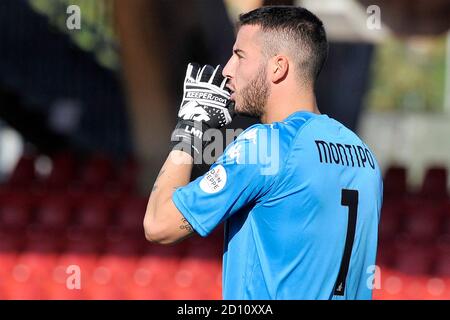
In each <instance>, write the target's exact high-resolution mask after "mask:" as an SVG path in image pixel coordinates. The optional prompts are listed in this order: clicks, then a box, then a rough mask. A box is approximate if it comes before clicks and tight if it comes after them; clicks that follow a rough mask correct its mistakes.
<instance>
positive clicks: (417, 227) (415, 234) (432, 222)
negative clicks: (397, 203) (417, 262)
mask: <svg viewBox="0 0 450 320" xmlns="http://www.w3.org/2000/svg"><path fill="white" fill-rule="evenodd" d="M405 218H406V221H405V224H404V230H403V231H404V232H405V233H406V234H408V235H410V236H411V237H412V238H413V239H416V240H418V241H422V242H431V241H432V240H433V239H435V238H436V236H437V235H439V233H440V228H441V222H440V219H439V216H438V215H436V214H433V212H432V210H426V209H425V210H423V209H419V210H418V211H416V212H412V213H411V214H410V215H407V216H405Z"/></svg>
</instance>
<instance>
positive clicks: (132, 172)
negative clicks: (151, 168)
mask: <svg viewBox="0 0 450 320" xmlns="http://www.w3.org/2000/svg"><path fill="white" fill-rule="evenodd" d="M138 169H139V168H138V164H137V162H136V161H135V160H134V159H127V160H126V161H125V162H124V163H123V164H122V165H121V166H120V167H119V171H118V174H117V188H118V190H120V191H122V192H128V193H132V192H133V191H134V190H135V186H136V183H137V175H138Z"/></svg>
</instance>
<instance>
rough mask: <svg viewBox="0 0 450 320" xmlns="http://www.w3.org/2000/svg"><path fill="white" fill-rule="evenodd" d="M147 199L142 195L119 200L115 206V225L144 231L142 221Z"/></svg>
mask: <svg viewBox="0 0 450 320" xmlns="http://www.w3.org/2000/svg"><path fill="white" fill-rule="evenodd" d="M147 201H148V199H147V198H144V197H127V198H125V199H123V200H121V201H120V203H119V205H118V208H117V225H118V226H119V227H121V228H124V229H128V230H136V231H137V230H140V231H141V232H144V231H143V230H144V229H143V226H142V222H143V221H144V216H145V210H146V208H147Z"/></svg>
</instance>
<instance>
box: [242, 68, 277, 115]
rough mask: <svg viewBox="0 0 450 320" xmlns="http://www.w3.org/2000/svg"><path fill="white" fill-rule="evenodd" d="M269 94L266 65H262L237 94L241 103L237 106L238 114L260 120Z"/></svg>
mask: <svg viewBox="0 0 450 320" xmlns="http://www.w3.org/2000/svg"><path fill="white" fill-rule="evenodd" d="M269 93H270V87H269V84H268V83H267V81H266V65H262V66H261V67H260V68H259V70H258V72H257V73H256V76H255V77H254V78H253V79H252V80H251V81H250V82H249V84H247V86H245V88H243V89H242V90H241V92H240V93H239V96H240V98H241V99H239V100H241V101H240V102H241V103H240V104H238V105H237V111H238V113H240V114H243V115H247V116H251V117H258V118H261V116H262V115H263V114H264V111H265V109H266V104H267V100H268V98H269Z"/></svg>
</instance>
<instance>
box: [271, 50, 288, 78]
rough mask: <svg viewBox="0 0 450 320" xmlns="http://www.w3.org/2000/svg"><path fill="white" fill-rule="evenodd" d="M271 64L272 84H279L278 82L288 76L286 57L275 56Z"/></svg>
mask: <svg viewBox="0 0 450 320" xmlns="http://www.w3.org/2000/svg"><path fill="white" fill-rule="evenodd" d="M271 62H272V63H271V70H270V76H271V80H272V82H274V83H279V82H280V81H283V80H284V79H285V78H286V76H287V74H288V71H289V61H288V59H287V57H286V56H283V55H276V56H275V57H273V58H272V61H271Z"/></svg>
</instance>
